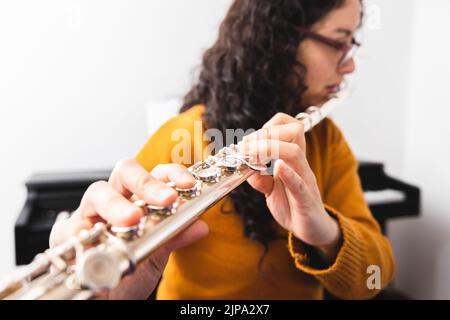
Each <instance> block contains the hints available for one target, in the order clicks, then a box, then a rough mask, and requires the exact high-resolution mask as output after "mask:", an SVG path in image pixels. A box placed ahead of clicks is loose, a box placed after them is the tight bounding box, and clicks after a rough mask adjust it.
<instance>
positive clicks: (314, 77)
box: [52, 0, 394, 299]
mask: <svg viewBox="0 0 450 320" xmlns="http://www.w3.org/2000/svg"><path fill="white" fill-rule="evenodd" d="M361 16H362V4H361V1H360V0H277V1H273V0H261V1H259V0H235V2H234V3H233V5H232V6H231V8H230V11H229V12H228V14H227V17H226V18H225V20H224V22H223V23H222V25H221V28H220V33H219V38H218V40H217V42H216V43H215V44H214V46H213V47H212V48H210V49H209V50H208V51H207V52H206V53H205V55H204V58H203V63H202V69H201V73H200V77H199V80H198V82H197V83H196V84H195V85H194V87H193V88H192V89H191V91H190V92H189V93H188V94H187V95H186V98H185V101H184V106H183V108H182V113H181V114H180V115H179V116H177V117H175V118H173V119H171V120H170V121H168V122H167V123H166V124H165V125H163V126H162V127H161V128H160V130H158V132H157V133H156V134H155V135H153V137H152V138H151V139H150V140H149V141H148V142H147V144H146V145H145V146H144V147H143V148H142V149H141V150H140V152H139V153H138V155H137V156H136V157H135V159H134V160H128V161H125V162H122V163H121V165H120V166H118V167H117V168H116V169H115V170H114V172H113V174H112V177H111V179H110V183H109V184H104V185H102V186H101V187H102V188H98V189H99V190H88V192H87V193H86V196H85V197H86V198H87V199H91V200H90V202H91V203H93V202H95V203H97V204H98V205H97V206H92V205H91V206H88V205H87V206H86V207H89V208H86V209H83V208H81V207H83V203H82V205H81V206H80V208H81V209H80V208H79V209H78V210H77V212H76V214H77V216H78V217H79V218H77V219H78V222H77V223H78V224H77V223H75V222H74V221H73V220H72V222H68V223H65V225H61V226H59V227H55V228H54V231H53V232H52V234H54V237H53V238H54V239H55V243H58V238H59V239H62V237H61V236H60V235H61V234H62V232H61V230H63V229H64V228H74V229H75V226H78V227H77V228H79V226H80V225H81V222H80V221H84V222H86V221H88V222H89V224H91V223H92V220H95V219H97V218H98V215H100V216H101V217H103V218H104V219H105V217H106V219H107V220H111V219H114V222H115V223H116V224H119V225H120V224H122V225H127V224H130V220H133V219H130V217H134V222H136V221H137V219H138V218H139V216H140V214H139V213H138V212H137V211H136V208H134V207H131V206H130V202H129V201H127V199H128V198H129V197H130V196H131V195H132V194H137V195H138V196H140V197H143V198H144V199H145V200H147V201H153V202H158V201H159V202H160V203H161V202H162V201H163V202H164V203H165V204H167V203H170V202H171V201H173V200H174V198H175V197H176V195H174V194H173V193H171V192H173V191H171V190H168V189H163V188H164V187H163V185H162V184H161V182H156V181H154V179H155V178H157V179H159V180H162V181H168V180H172V181H174V180H176V182H177V183H178V184H179V185H186V186H187V185H192V183H193V181H192V180H190V177H189V176H186V178H185V180H183V181H181V180H182V177H184V176H185V173H186V171H185V169H184V168H183V167H180V166H176V165H165V166H157V165H158V164H160V163H170V162H173V158H172V151H173V149H174V148H175V147H176V143H177V142H176V141H171V139H170V137H171V135H172V133H173V132H174V131H175V130H177V129H186V130H188V131H189V132H190V133H191V134H192V136H194V131H195V122H196V121H203V127H204V128H203V129H210V128H217V129H219V130H220V131H221V132H225V131H226V129H244V130H247V129H250V128H254V129H259V128H262V129H261V130H259V131H257V132H255V133H253V134H251V135H249V136H247V137H245V139H244V141H243V144H242V147H241V151H242V152H243V153H245V154H246V155H248V156H252V157H255V158H256V159H262V157H263V155H268V156H269V157H271V156H273V157H275V156H277V157H276V158H277V159H278V160H277V161H276V163H275V168H274V175H273V177H272V176H267V175H261V174H255V175H253V176H252V177H251V178H250V179H249V180H248V184H243V185H242V186H240V187H239V188H237V189H236V190H235V191H234V192H233V193H232V194H231V195H230V197H227V198H225V199H223V200H222V201H220V202H219V203H218V204H217V205H215V206H214V207H213V208H211V209H210V210H208V212H206V213H205V214H204V215H203V216H202V218H203V219H204V221H205V222H206V223H207V225H208V227H209V234H208V236H206V237H204V238H203V239H202V240H200V241H197V242H195V243H194V244H192V245H190V246H188V247H184V248H182V249H178V250H176V251H175V252H173V254H172V255H171V256H170V259H169V261H168V264H167V267H166V269H165V271H164V275H163V278H162V281H161V283H160V286H159V290H158V294H157V297H158V298H159V299H321V298H323V295H324V289H327V290H328V291H329V292H331V293H332V294H333V295H334V296H337V297H339V298H350V299H352V298H358V299H359V298H370V297H373V296H375V295H376V294H377V293H379V292H380V289H381V288H383V287H385V286H386V285H387V284H388V283H389V282H390V281H391V279H392V278H393V275H394V261H393V255H392V250H391V246H390V244H389V242H388V240H387V239H386V238H384V237H383V235H382V234H381V232H380V228H379V226H378V225H377V223H376V221H375V220H374V218H373V217H372V215H371V213H370V211H369V209H368V206H367V204H366V202H365V201H364V197H363V192H362V190H361V186H360V182H359V178H358V175H357V162H356V160H355V157H354V155H353V154H352V152H351V150H350V148H349V146H348V145H347V143H346V141H345V138H344V137H343V135H342V133H341V132H340V130H339V129H338V128H337V127H336V126H335V124H334V123H333V122H332V121H331V120H324V121H323V122H322V123H321V124H319V125H318V126H316V127H315V128H314V129H313V130H312V131H310V132H309V133H307V134H304V133H303V127H302V125H300V124H299V123H298V121H297V120H295V119H294V118H293V117H292V116H293V115H295V114H297V113H299V112H301V111H303V110H304V109H305V108H307V107H308V106H311V105H321V104H323V103H324V102H326V101H327V100H328V99H329V98H330V96H331V95H332V94H334V93H336V92H337V91H338V90H339V88H340V85H341V83H342V81H343V80H344V77H345V75H347V74H349V73H352V72H353V71H354V69H355V65H354V61H353V54H354V51H355V49H356V47H357V43H356V41H355V39H354V35H355V33H356V31H357V30H358V28H359V27H360V24H361ZM199 145H200V147H201V148H199V147H196V144H195V143H193V144H192V151H193V153H192V156H195V157H204V156H205V154H204V149H203V147H204V145H203V144H199ZM197 146H198V144H197ZM155 150H157V151H158V153H155ZM275 151H277V154H275V153H276V152H275ZM144 169H145V170H144ZM151 170H153V171H152V174H153V175H152V177H147V178H141V179H139V178H137V177H146V175H145V173H144V171H145V172H147V171H151ZM147 179H150V180H151V181H152V182H151V185H152V186H151V187H150V188H155V186H157V187H158V188H159V190H160V191H164V192H165V193H164V192H162V194H161V195H159V196H155V194H153V193H152V192H150V191H149V190H148V189H149V188H147V189H146V188H144V187H142V186H145V185H146V181H147ZM139 181H140V182H139ZM135 186H138V187H137V188H134V187H135ZM102 194H103V199H102ZM112 195H116V196H117V195H121V196H120V197H119V196H117V198H119V199H120V201H119V200H117V203H114V202H109V204H110V205H108V206H106V207H108V208H107V209H108V210H106V209H105V204H106V203H108V202H107V199H109V198H110V197H112ZM161 199H163V200H161ZM87 202H89V201H87ZM119 202H120V203H119ZM100 209H101V210H100ZM127 210H128V211H127ZM98 211H101V212H100V213H99V212H98ZM107 211H108V212H115V213H114V214H112V213H108V216H106V215H107V213H106V212H107ZM127 212H128V213H127ZM197 224H198V225H197V230H202V231H200V232H196V233H195V234H196V235H198V236H197V237H198V238H200V237H201V236H204V234H205V233H206V231H205V230H206V228H205V227H204V225H200V224H201V222H197ZM69 226H70V227H69ZM194 228H195V226H194ZM72 232H73V231H72ZM69 233H70V232H69ZM166 253H167V251H166ZM372 266H377V267H379V270H380V271H381V274H380V285H379V286H376V287H377V288H376V289H372V287H371V286H368V285H367V283H368V282H367V279H368V277H369V276H370V274H368V270H371V269H370V268H371V267H372ZM142 277H144V276H141V278H140V279H142ZM135 279H136V277H135ZM135 279H130V280H129V284H128V285H125V286H124V287H123V288H125V289H123V290H122V291H120V292H121V293H122V294H123V293H124V292H126V291H128V290H130V288H133V286H136V287H139V288H141V287H142V283H143V282H145V281H135ZM138 283H139V284H138ZM138 291H139V290H138ZM141 291H142V292H145V289H142V290H141Z"/></svg>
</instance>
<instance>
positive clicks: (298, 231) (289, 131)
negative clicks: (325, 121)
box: [240, 113, 341, 262]
mask: <svg viewBox="0 0 450 320" xmlns="http://www.w3.org/2000/svg"><path fill="white" fill-rule="evenodd" d="M240 148H241V149H240V151H241V152H242V153H243V154H245V155H247V156H250V157H252V158H253V159H254V160H256V161H257V162H266V161H267V160H271V159H277V160H276V162H275V168H274V175H273V177H272V176H270V175H267V174H264V173H256V174H254V175H252V176H251V177H250V179H248V182H249V183H250V185H251V186H252V187H253V188H254V189H256V190H258V191H259V192H262V193H263V194H264V195H265V196H266V202H267V206H268V208H269V210H270V212H271V213H272V215H273V217H274V218H275V220H276V221H277V222H278V223H279V224H280V225H281V226H282V227H283V228H284V229H286V230H288V231H290V232H292V234H293V235H294V236H295V237H296V238H298V239H300V240H301V241H303V242H305V243H306V244H308V245H310V246H313V247H315V248H316V250H317V251H318V253H319V254H320V255H321V256H322V257H323V258H325V259H326V260H327V261H328V262H333V261H334V260H335V258H336V256H337V253H338V251H339V247H340V244H341V232H340V228H339V225H338V223H337V222H336V220H334V219H333V218H332V217H331V216H330V215H329V214H328V213H327V212H326V210H325V208H324V206H323V202H322V199H321V196H320V192H319V188H318V186H317V181H316V177H315V175H314V173H313V172H312V170H311V168H310V166H309V164H308V161H307V159H306V143H305V134H304V127H303V125H302V124H301V123H300V122H299V121H298V120H296V119H295V118H293V117H291V116H289V115H287V114H283V113H279V114H277V115H275V116H274V117H273V118H272V119H271V120H270V121H268V122H267V123H266V124H265V125H264V126H263V128H262V129H261V130H259V131H256V132H254V133H252V134H250V135H248V136H246V137H244V139H243V142H242V144H241V145H240Z"/></svg>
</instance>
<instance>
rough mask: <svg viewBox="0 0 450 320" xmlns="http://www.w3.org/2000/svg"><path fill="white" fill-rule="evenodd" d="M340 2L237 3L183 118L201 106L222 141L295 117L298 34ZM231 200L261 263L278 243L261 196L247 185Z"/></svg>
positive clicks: (299, 89) (301, 75)
mask: <svg viewBox="0 0 450 320" xmlns="http://www.w3.org/2000/svg"><path fill="white" fill-rule="evenodd" d="M344 2H345V0H235V1H234V3H233V4H232V6H231V8H230V9H229V12H228V14H227V15H226V18H225V20H224V21H223V22H222V24H221V26H220V31H219V36H218V39H217V41H216V43H215V44H214V45H213V46H212V47H211V48H210V49H208V50H207V51H206V52H205V54H204V56H203V61H202V65H201V69H200V75H199V79H198V81H197V82H196V83H195V85H194V86H193V87H192V89H191V90H190V91H189V93H188V94H187V95H186V96H185V98H184V102H183V107H182V108H181V112H183V111H186V110H188V109H189V108H191V107H193V106H194V105H197V104H203V105H205V113H204V116H203V117H204V119H203V120H204V122H205V124H206V126H207V127H208V128H217V129H219V130H221V131H222V132H223V133H224V136H225V132H226V129H243V130H248V129H258V128H261V127H262V126H263V125H264V123H266V122H267V121H268V120H269V119H270V118H271V117H273V115H274V114H276V113H277V112H284V113H288V114H291V115H292V114H293V113H294V112H298V111H299V109H301V107H300V106H301V105H302V103H301V96H302V94H303V92H304V91H305V90H306V86H305V84H304V79H305V74H306V68H305V67H304V66H303V65H302V64H301V63H299V62H298V61H297V50H298V46H299V44H300V42H301V41H302V40H303V39H302V36H301V35H300V34H299V32H298V31H296V28H298V27H303V28H310V27H311V26H312V25H313V24H315V23H316V22H318V21H319V20H321V19H322V18H324V17H325V16H326V15H327V14H328V13H329V12H330V11H332V10H333V9H335V8H338V7H340V6H342V4H343V3H344ZM230 197H231V199H232V201H233V205H234V207H235V209H236V212H238V214H239V215H240V217H241V218H242V221H243V225H244V234H245V236H247V237H249V238H251V239H253V240H256V241H258V242H259V243H261V244H262V245H264V248H265V253H264V255H263V257H264V256H265V254H266V253H267V251H268V247H269V242H270V241H271V240H273V239H275V238H277V234H276V232H275V228H274V219H273V218H272V215H271V214H270V212H269V209H268V208H267V206H266V203H265V197H264V195H262V194H261V193H259V192H257V191H256V190H254V189H253V188H251V187H250V185H248V184H247V183H245V184H242V185H241V186H240V187H238V188H237V189H235V190H234V191H233V192H232V193H231V194H230ZM262 260H263V259H262ZM262 260H260V263H261V262H262Z"/></svg>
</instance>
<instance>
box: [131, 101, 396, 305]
mask: <svg viewBox="0 0 450 320" xmlns="http://www.w3.org/2000/svg"><path fill="white" fill-rule="evenodd" d="M203 111H204V107H203V106H196V107H194V108H192V109H190V110H188V111H186V112H184V113H182V114H180V115H178V116H176V117H174V118H173V119H171V120H169V121H168V122H167V123H165V124H164V125H163V126H162V127H161V128H160V129H159V130H158V131H157V132H156V133H155V134H154V135H153V136H152V137H151V138H150V139H149V140H148V142H147V143H146V144H145V145H144V146H143V148H142V149H141V150H140V151H139V153H138V154H137V155H136V159H137V160H138V161H139V162H140V163H141V164H142V165H143V166H144V167H145V168H146V169H147V170H149V171H150V170H151V169H152V168H153V167H155V166H156V165H157V164H160V163H170V162H172V161H171V152H172V148H173V147H174V146H176V145H178V144H179V142H180V141H179V140H175V141H172V134H173V132H174V130H176V129H183V130H187V131H184V132H190V133H191V137H193V138H194V137H195V139H200V140H201V135H199V134H198V132H197V135H196V136H194V131H195V130H194V129H195V127H196V126H195V125H194V121H201V117H202V113H203ZM197 128H198V125H197ZM255 129H258V128H255ZM200 140H199V141H200ZM306 142H307V159H308V161H309V164H310V166H311V168H312V170H313V172H314V174H315V175H316V178H317V183H318V186H319V189H320V192H321V196H322V199H323V202H324V206H325V208H326V209H327V211H328V212H329V214H330V215H332V216H333V217H334V218H336V219H337V221H338V223H339V225H340V228H341V231H342V235H343V243H342V246H341V248H340V251H339V254H338V256H337V258H336V260H335V262H334V263H332V264H331V265H325V266H324V265H323V264H320V263H318V262H317V260H316V259H314V251H311V248H309V247H308V246H307V245H305V244H304V243H302V242H301V241H300V240H298V239H295V238H294V237H293V236H292V234H289V233H287V232H286V231H285V230H283V229H281V227H280V228H279V230H278V231H279V233H280V235H282V239H280V240H276V241H273V242H272V243H271V244H270V247H269V252H268V254H267V256H266V258H265V260H264V263H263V265H262V268H261V269H260V270H258V262H259V260H260V258H261V256H262V255H263V251H264V249H263V246H262V245H261V244H259V243H256V242H255V241H253V240H250V239H248V238H246V237H245V236H244V231H243V224H242V222H241V220H240V218H239V217H238V215H237V214H234V213H233V214H225V213H223V210H225V211H229V210H231V211H234V209H233V204H232V202H231V200H230V199H229V198H224V199H222V201H220V202H219V203H218V204H216V205H215V206H214V207H212V208H211V209H209V210H208V211H207V212H206V213H205V214H203V216H202V219H204V220H205V221H206V222H207V224H208V225H209V229H210V232H209V234H208V236H207V237H206V238H204V239H202V240H200V241H199V242H196V243H194V244H192V245H191V246H189V247H187V248H183V249H181V250H178V251H176V252H174V253H172V255H171V256H170V258H169V261H168V264H167V267H166V269H165V272H164V274H163V277H162V280H161V283H160V286H159V289H158V293H157V298H158V299H322V298H323V289H324V288H326V289H327V290H328V291H329V292H330V293H331V294H333V295H335V296H336V297H339V298H342V299H366V298H371V297H373V296H375V295H376V294H378V293H379V292H380V290H378V289H369V287H368V285H367V282H368V279H369V277H370V276H371V275H373V273H372V271H373V270H374V269H370V268H369V267H370V266H372V265H375V266H377V267H379V268H380V269H379V270H380V271H381V272H380V275H381V286H382V287H385V286H386V285H387V284H388V283H389V282H390V281H391V280H392V278H393V276H394V259H393V254H392V249H391V246H390V244H389V241H388V240H387V239H386V238H385V237H384V236H383V235H382V234H381V232H380V228H379V226H378V224H377V222H376V221H375V220H374V218H373V216H372V214H371V212H370V211H369V208H368V206H367V203H366V201H365V199H364V195H363V192H362V189H361V185H360V180H359V177H358V175H357V162H356V160H355V157H354V155H353V153H352V151H351V149H350V148H349V146H348V144H347V142H346V140H345V138H344V137H343V135H342V133H341V131H340V130H339V129H338V127H337V126H336V125H335V124H334V123H333V122H332V120H329V119H326V120H324V121H322V122H321V123H320V124H319V125H318V126H316V127H315V128H314V129H313V130H312V131H311V132H309V133H307V134H306ZM194 145H195V143H194V141H192V152H193V153H192V157H193V156H194V155H195V156H196V157H203V156H204V155H203V154H202V149H203V148H204V146H205V144H203V145H202V143H201V142H200V143H197V144H196V145H197V146H198V147H195V148H194ZM200 147H201V148H202V149H200ZM373 279H376V278H372V280H373ZM375 281H376V280H375ZM369 282H371V281H369ZM371 283H372V282H371ZM374 283H376V282H374Z"/></svg>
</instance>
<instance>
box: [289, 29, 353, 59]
mask: <svg viewBox="0 0 450 320" xmlns="http://www.w3.org/2000/svg"><path fill="white" fill-rule="evenodd" d="M296 29H297V30H298V31H300V33H301V35H303V36H304V37H305V38H309V39H313V40H316V41H318V42H320V43H323V44H325V45H327V46H329V47H331V48H333V49H335V50H337V51H341V52H342V53H343V54H342V58H341V59H340V60H339V62H338V66H342V65H344V64H346V63H347V62H348V61H350V60H351V59H352V58H353V57H354V56H355V54H356V51H357V50H358V49H359V47H361V43H359V42H358V41H356V39H355V37H352V42H351V44H348V43H345V42H341V41H338V40H334V39H330V38H328V37H326V36H323V35H321V34H318V33H316V32H313V31H311V30H309V29H306V28H301V27H297V28H296Z"/></svg>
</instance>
